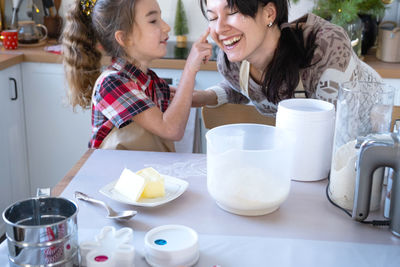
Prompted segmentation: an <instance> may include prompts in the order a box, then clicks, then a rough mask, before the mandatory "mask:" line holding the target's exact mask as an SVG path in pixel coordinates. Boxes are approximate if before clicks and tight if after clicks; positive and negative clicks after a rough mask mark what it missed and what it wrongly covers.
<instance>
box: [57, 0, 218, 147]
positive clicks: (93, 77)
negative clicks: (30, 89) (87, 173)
mask: <svg viewBox="0 0 400 267" xmlns="http://www.w3.org/2000/svg"><path fill="white" fill-rule="evenodd" d="M169 31H170V27H169V26H168V24H166V23H165V21H163V20H162V19H161V10H160V7H159V5H158V3H157V1H156V0H97V1H96V0H75V4H74V6H73V7H72V9H71V11H70V12H69V13H68V14H67V18H66V25H65V28H64V31H63V37H62V43H63V55H64V66H65V73H66V77H67V80H68V83H69V87H70V89H69V96H70V102H71V104H72V106H73V107H76V106H77V105H79V106H81V107H82V108H89V107H90V106H91V108H92V138H91V140H90V143H89V146H90V147H92V148H105V149H129V150H149V151H175V149H174V145H173V141H177V140H180V139H181V138H182V137H183V133H184V130H185V127H186V123H187V119H188V116H189V112H190V107H191V102H192V94H193V87H194V82H195V76H196V73H197V72H198V71H199V69H200V66H201V64H202V63H203V62H206V61H207V60H208V58H209V57H210V56H211V53H212V52H211V50H212V46H211V44H208V43H207V41H206V38H207V36H208V33H209V31H208V30H207V32H206V33H204V35H203V36H201V38H200V39H199V41H197V42H195V43H194V45H193V46H192V49H191V52H190V54H189V56H188V58H187V61H186V65H185V68H184V70H183V73H182V77H181V80H180V83H179V86H178V88H177V89H176V92H175V93H174V97H173V98H172V97H171V95H172V94H171V91H170V88H169V86H168V84H167V83H166V82H165V81H164V80H162V79H160V78H159V77H158V76H157V75H156V74H155V73H154V72H153V71H152V70H151V69H149V65H150V63H151V61H152V60H154V59H158V58H161V57H163V56H165V54H166V52H167V49H166V47H167V40H168V33H169ZM98 42H99V43H100V44H101V46H102V48H103V49H104V50H105V52H106V53H107V55H109V56H111V57H112V62H111V65H110V66H108V67H107V69H106V70H105V71H104V72H103V73H101V75H100V67H101V65H100V60H101V58H102V54H101V52H100V51H99V50H98V49H97V45H98ZM99 75H100V76H99ZM171 99H172V100H171Z"/></svg>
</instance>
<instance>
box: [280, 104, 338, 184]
mask: <svg viewBox="0 0 400 267" xmlns="http://www.w3.org/2000/svg"><path fill="white" fill-rule="evenodd" d="M276 127H277V128H282V129H286V130H289V131H292V132H294V133H295V136H296V142H295V145H294V163H293V174H292V180H297V181H317V180H321V179H324V178H327V177H328V174H329V170H330V165H331V158H332V147H333V134H334V128H335V107H334V105H333V104H331V103H329V102H326V101H322V100H318V99H308V98H293V99H287V100H283V101H281V102H279V104H278V112H277V115H276Z"/></svg>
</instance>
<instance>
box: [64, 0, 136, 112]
mask: <svg viewBox="0 0 400 267" xmlns="http://www.w3.org/2000/svg"><path fill="white" fill-rule="evenodd" d="M134 3H135V1H134V0H97V1H96V4H95V6H94V8H93V10H92V12H91V14H89V15H86V14H85V13H84V12H83V10H82V7H81V1H80V0H74V3H73V4H72V6H71V9H70V10H69V11H68V13H67V14H66V21H65V26H64V29H63V33H62V36H61V42H62V53H63V64H64V71H65V75H66V79H67V82H68V87H69V89H68V96H69V102H70V104H71V105H72V106H73V107H74V108H75V107H76V106H77V105H79V106H81V107H82V108H84V109H86V108H90V101H91V96H92V91H93V86H94V84H95V82H96V79H97V78H98V76H99V75H100V72H101V58H102V55H103V53H102V51H104V53H105V54H106V55H108V56H111V57H127V54H126V53H125V50H124V49H123V47H121V46H120V45H119V44H118V42H117V41H116V40H115V37H114V35H115V32H116V31H118V30H121V31H123V32H124V33H125V34H129V33H130V32H131V31H132V28H133V24H134ZM100 45H101V47H102V49H101V48H100Z"/></svg>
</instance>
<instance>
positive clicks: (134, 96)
mask: <svg viewBox="0 0 400 267" xmlns="http://www.w3.org/2000/svg"><path fill="white" fill-rule="evenodd" d="M107 69H108V70H112V71H113V72H111V73H110V74H109V75H106V76H105V77H104V78H103V81H99V82H97V83H96V88H94V90H95V92H94V95H93V98H92V138H91V140H90V142H89V147H91V148H98V147H99V146H100V145H101V143H102V141H103V140H104V138H105V137H106V136H107V134H108V133H109V132H110V131H111V130H112V129H113V127H118V128H122V127H124V126H126V125H128V124H129V123H131V122H132V121H133V118H132V117H133V116H135V115H137V114H139V113H140V112H143V111H145V110H147V109H148V108H151V107H154V106H157V107H158V108H160V110H161V111H162V112H164V111H165V110H167V108H168V105H169V103H170V101H169V98H170V89H169V86H168V84H167V83H166V82H165V81H164V80H163V79H160V78H159V77H158V76H157V75H156V74H155V72H153V71H152V70H150V69H149V70H148V73H147V74H145V73H143V72H142V71H141V70H140V69H138V68H136V67H135V66H134V65H132V64H130V63H128V62H127V61H125V60H123V59H121V58H117V59H113V61H112V64H111V65H110V66H109V67H108V68H107Z"/></svg>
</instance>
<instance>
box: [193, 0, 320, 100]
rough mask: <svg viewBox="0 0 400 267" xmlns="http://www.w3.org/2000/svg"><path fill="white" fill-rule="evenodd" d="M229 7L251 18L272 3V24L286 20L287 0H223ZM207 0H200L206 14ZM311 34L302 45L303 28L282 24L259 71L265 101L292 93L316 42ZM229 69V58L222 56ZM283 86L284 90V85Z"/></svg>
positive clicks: (309, 62) (286, 96)
mask: <svg viewBox="0 0 400 267" xmlns="http://www.w3.org/2000/svg"><path fill="white" fill-rule="evenodd" d="M226 2H227V5H228V6H229V7H230V8H235V9H237V10H238V11H239V12H240V13H242V14H243V15H245V16H250V17H252V18H255V16H256V14H257V11H258V9H259V8H262V7H264V6H265V5H267V4H268V3H270V2H271V3H273V4H274V5H275V6H276V11H277V14H276V19H275V21H274V24H276V25H278V27H280V26H281V24H283V23H287V22H288V5H289V3H288V0H226ZM206 5H207V0H200V7H201V11H202V12H203V15H204V16H205V17H207V16H206ZM314 41H315V33H311V35H310V37H309V38H308V40H307V44H306V45H304V38H303V30H302V29H301V28H300V27H299V24H297V25H296V26H295V28H291V27H286V28H283V29H282V30H281V36H280V39H279V42H278V47H277V49H276V50H275V54H274V56H273V58H272V60H271V62H270V63H269V64H268V66H267V67H266V68H265V70H264V72H263V77H264V79H263V81H262V85H261V90H262V91H263V93H264V95H265V96H266V97H267V99H268V101H270V102H272V103H278V102H279V101H280V100H281V99H284V98H290V97H293V96H294V90H295V89H296V87H297V85H298V83H299V79H300V73H299V71H300V69H302V68H305V67H308V66H310V64H311V60H312V57H313V55H314V50H315V48H316V45H315V44H314ZM224 58H225V62H226V64H227V66H228V68H229V60H228V58H227V56H226V54H225V55H224ZM285 84H286V86H287V89H286V90H283V89H282V88H285V86H284V85H285Z"/></svg>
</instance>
